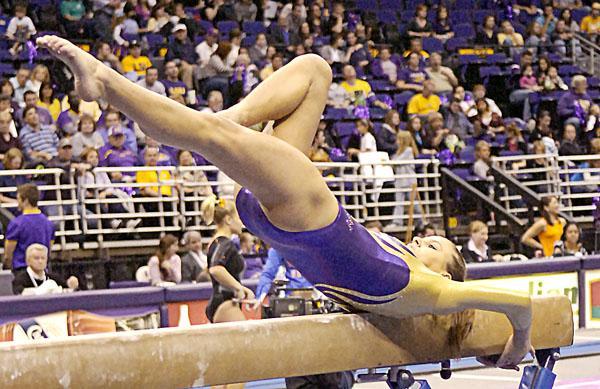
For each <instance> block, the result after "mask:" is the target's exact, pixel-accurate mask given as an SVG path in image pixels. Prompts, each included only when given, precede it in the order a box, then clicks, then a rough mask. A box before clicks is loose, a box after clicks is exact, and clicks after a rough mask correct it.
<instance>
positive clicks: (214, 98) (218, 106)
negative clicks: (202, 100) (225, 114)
mask: <svg viewBox="0 0 600 389" xmlns="http://www.w3.org/2000/svg"><path fill="white" fill-rule="evenodd" d="M206 103H207V107H206V108H204V109H203V110H202V112H209V113H217V112H220V111H222V110H223V94H221V92H219V91H218V90H211V91H210V92H209V93H208V97H207V98H206Z"/></svg>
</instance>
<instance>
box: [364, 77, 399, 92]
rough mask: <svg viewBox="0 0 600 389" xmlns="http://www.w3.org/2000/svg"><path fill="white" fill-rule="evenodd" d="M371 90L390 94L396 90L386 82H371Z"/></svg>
mask: <svg viewBox="0 0 600 389" xmlns="http://www.w3.org/2000/svg"><path fill="white" fill-rule="evenodd" d="M370 84H371V89H373V90H374V91H375V92H390V91H394V90H396V87H395V86H394V85H392V84H390V82H389V81H388V80H373V81H371V83H370Z"/></svg>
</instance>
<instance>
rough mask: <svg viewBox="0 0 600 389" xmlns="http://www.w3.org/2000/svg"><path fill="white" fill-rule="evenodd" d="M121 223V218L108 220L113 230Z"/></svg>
mask: <svg viewBox="0 0 600 389" xmlns="http://www.w3.org/2000/svg"><path fill="white" fill-rule="evenodd" d="M122 223H123V220H121V219H112V220H111V221H110V226H111V227H112V228H113V230H116V229H118V228H119V227H121V224H122Z"/></svg>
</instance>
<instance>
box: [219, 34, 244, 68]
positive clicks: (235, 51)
mask: <svg viewBox="0 0 600 389" xmlns="http://www.w3.org/2000/svg"><path fill="white" fill-rule="evenodd" d="M242 37H243V35H242V32H241V31H240V30H239V29H238V28H234V29H233V30H231V31H229V43H231V51H230V52H229V54H228V55H227V58H225V63H226V64H227V66H229V67H234V66H235V63H236V61H237V58H238V55H239V54H240V49H241V46H242ZM217 48H218V47H217ZM244 50H247V49H246V48H244Z"/></svg>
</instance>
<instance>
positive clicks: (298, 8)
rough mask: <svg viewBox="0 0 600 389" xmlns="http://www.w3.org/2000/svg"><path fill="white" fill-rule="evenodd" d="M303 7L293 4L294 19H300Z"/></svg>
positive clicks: (302, 5)
mask: <svg viewBox="0 0 600 389" xmlns="http://www.w3.org/2000/svg"><path fill="white" fill-rule="evenodd" d="M303 7H304V4H294V5H293V6H292V16H293V17H294V18H296V19H301V18H302V8H303Z"/></svg>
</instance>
